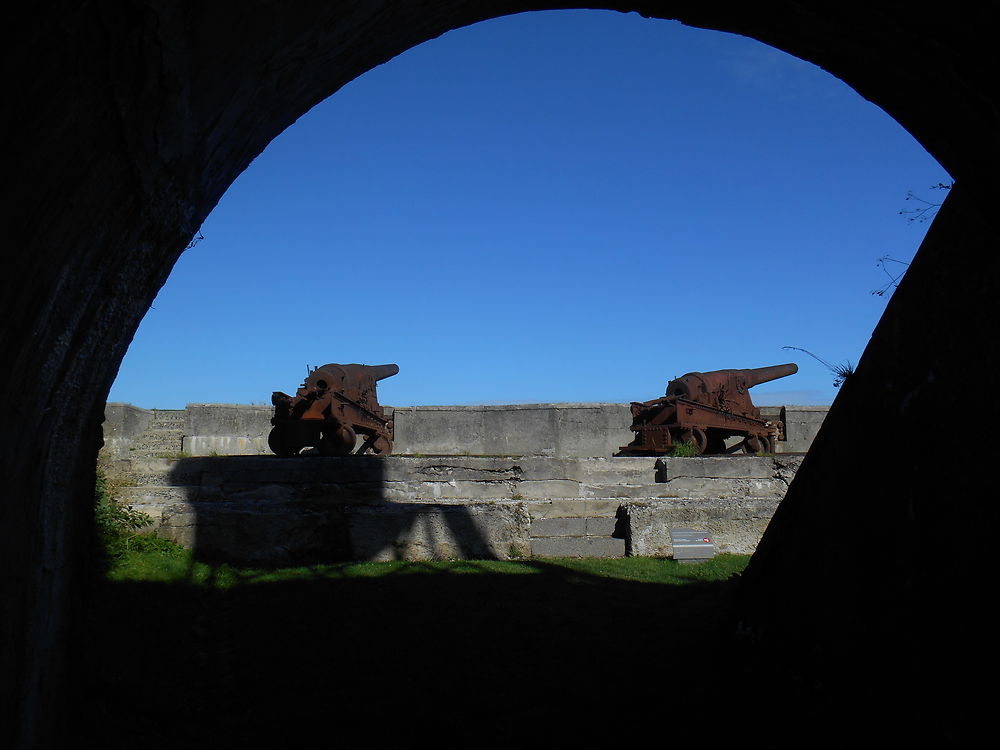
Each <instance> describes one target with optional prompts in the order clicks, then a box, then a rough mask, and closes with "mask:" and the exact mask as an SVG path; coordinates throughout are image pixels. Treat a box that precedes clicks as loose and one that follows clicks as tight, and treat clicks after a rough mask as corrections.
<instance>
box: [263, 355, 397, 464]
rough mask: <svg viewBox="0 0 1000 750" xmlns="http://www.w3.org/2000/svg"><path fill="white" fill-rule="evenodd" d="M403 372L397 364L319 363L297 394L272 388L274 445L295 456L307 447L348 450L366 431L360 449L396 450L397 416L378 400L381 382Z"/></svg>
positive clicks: (327, 451) (332, 452)
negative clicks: (393, 442)
mask: <svg viewBox="0 0 1000 750" xmlns="http://www.w3.org/2000/svg"><path fill="white" fill-rule="evenodd" d="M307 369H308V368H307ZM397 372H399V367H398V366H397V365H357V364H352V365H338V364H328V365H323V366H321V367H314V368H313V369H312V370H309V371H308V374H307V376H306V379H305V382H304V383H303V384H302V385H301V386H300V387H299V389H298V391H296V393H295V395H294V396H289V395H288V394H287V393H282V392H281V391H275V392H274V393H273V394H271V403H272V404H274V416H273V417H271V424H272V425H273V427H272V428H271V432H270V434H269V435H268V437H267V444H268V446H270V448H271V450H272V451H273V452H274V453H275V454H277V455H279V456H294V455H296V454H298V452H299V451H301V450H302V449H303V448H305V447H313V448H316V449H317V450H318V451H319V453H320V454H321V455H324V456H346V455H348V454H350V453H351V452H352V451H353V450H354V446H355V445H356V443H357V439H358V435H363V436H364V442H362V444H361V447H360V448H358V450H357V452H358V453H365V452H367V451H369V450H371V451H373V452H374V453H383V454H385V453H390V452H391V451H392V441H393V437H394V435H393V421H392V417H387V416H386V415H385V410H383V409H382V407H381V406H380V405H379V403H378V396H377V394H376V384H377V383H378V381H379V380H383V379H385V378H388V377H391V376H392V375H395V374H396V373H397Z"/></svg>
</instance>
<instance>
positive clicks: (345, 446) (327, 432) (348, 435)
mask: <svg viewBox="0 0 1000 750" xmlns="http://www.w3.org/2000/svg"><path fill="white" fill-rule="evenodd" d="M357 441H358V436H357V434H356V433H355V432H354V430H352V429H351V428H350V427H349V426H347V425H346V424H343V425H338V426H336V427H333V426H330V427H324V428H323V436H322V437H321V438H320V441H319V452H320V453H321V454H322V455H324V456H348V455H350V453H351V451H353V450H354V444H355V443H356V442H357Z"/></svg>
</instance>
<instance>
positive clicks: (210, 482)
mask: <svg viewBox="0 0 1000 750" xmlns="http://www.w3.org/2000/svg"><path fill="white" fill-rule="evenodd" d="M801 460H802V458H801V457H800V456H788V457H777V456H776V457H773V458H772V457H756V456H738V457H701V458H664V459H654V458H625V457H622V458H568V457H562V458H549V457H543V456H537V457H516V456H507V457H502V456H493V457H487V456H483V457H479V456H454V457H450V456H436V457H414V456H384V457H383V456H346V457H343V458H323V457H318V456H316V457H299V458H290V459H282V458H278V457H277V456H217V457H201V458H180V459H177V458H170V459H155V458H154V459H136V458H133V459H120V460H118V461H117V462H116V463H115V464H114V465H113V469H114V470H115V471H117V472H119V474H120V476H121V477H122V478H124V479H125V480H126V481H125V484H126V485H127V486H126V487H125V488H124V490H123V492H124V498H123V499H124V500H125V501H126V502H128V503H129V504H131V505H133V506H134V507H135V508H137V509H139V510H142V511H144V512H146V513H148V514H149V515H150V516H151V517H153V518H154V519H155V523H154V526H155V528H156V529H157V531H158V533H159V534H160V535H161V536H164V537H166V538H169V539H172V540H173V541H176V542H178V543H180V544H183V545H185V546H188V547H191V548H193V549H195V550H196V551H197V552H198V554H199V555H201V556H203V557H205V558H209V559H224V560H229V561H235V562H242V563H261V564H289V563H308V562H320V561H324V560H331V559H357V560H394V559H405V560H426V559H441V558H485V559H509V558H514V557H527V556H537V557H552V556H560V557H562V556H568V557H574V556H575V557H622V556H624V555H626V554H631V555H641V556H670V554H671V553H672V549H671V547H670V541H669V529H670V528H679V527H695V528H699V529H704V530H706V531H708V532H709V533H711V534H712V536H713V538H714V539H715V541H716V550H717V551H718V552H732V553H739V554H749V553H752V552H753V551H754V549H755V548H756V544H757V541H758V540H759V538H760V535H761V533H762V532H763V528H764V526H766V524H767V521H768V520H769V519H770V517H771V514H773V512H774V510H775V509H776V508H777V505H778V503H779V502H780V501H781V498H782V497H783V496H784V494H785V490H786V489H787V486H788V483H789V482H790V481H791V478H792V477H793V476H794V474H795V472H796V470H797V469H798V466H799V463H800V462H801Z"/></svg>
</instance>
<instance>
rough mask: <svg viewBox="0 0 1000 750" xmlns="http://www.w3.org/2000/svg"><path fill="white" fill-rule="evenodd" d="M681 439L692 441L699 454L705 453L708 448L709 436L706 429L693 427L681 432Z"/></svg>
mask: <svg viewBox="0 0 1000 750" xmlns="http://www.w3.org/2000/svg"><path fill="white" fill-rule="evenodd" d="M681 440H682V441H684V442H687V443H691V444H692V445H693V446H694V447H695V450H696V451H698V453H699V454H702V453H704V452H705V449H706V448H708V438H707V437H706V436H705V433H704V431H702V430H699V429H698V428H697V427H692V428H691V429H688V430H685V431H684V432H683V433H681Z"/></svg>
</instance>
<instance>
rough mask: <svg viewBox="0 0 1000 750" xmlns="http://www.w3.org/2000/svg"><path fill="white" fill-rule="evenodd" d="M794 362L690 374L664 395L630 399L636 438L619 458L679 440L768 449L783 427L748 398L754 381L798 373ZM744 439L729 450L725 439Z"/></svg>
mask: <svg viewBox="0 0 1000 750" xmlns="http://www.w3.org/2000/svg"><path fill="white" fill-rule="evenodd" d="M798 371H799V368H798V365H795V364H793V363H790V364H785V365H774V366H772V367H758V368H756V369H750V370H715V371H713V372H689V373H688V374H687V375H682V376H681V377H679V378H677V379H676V380H671V381H670V382H669V383H668V384H667V392H666V395H664V396H662V397H661V398H657V399H653V400H652V401H644V402H641V403H640V402H632V404H631V410H632V426H631V428H630V429H631V430H632V431H633V432H635V439H634V440H633V441H632V442H631V443H629V444H628V445H623V446H622V447H621V448H620V449H619V452H618V453H617V454H616V455H619V456H662V455H665V454H667V453H671V452H672V451H673V447H674V446H675V445H678V444H680V443H685V442H686V443H690V444H691V445H693V446H694V448H695V450H696V451H697V452H698V453H731V452H734V451H737V450H742V451H743V452H745V453H760V452H766V453H770V452H772V451H773V450H774V445H775V441H776V440H778V438H779V437H781V436H782V435H783V429H784V425H782V424H781V423H780V422H777V421H774V422H772V421H768V420H765V419H763V418H761V415H760V410H759V409H758V408H757V407H756V406H754V405H753V401H752V400H751V399H750V389H751V388H753V387H754V386H755V385H760V384H761V383H767V382H769V381H771V380H777V379H778V378H784V377H787V376H789V375H794V374H795V373H796V372H798ZM732 437H740V438H743V439H742V440H741V441H740V442H739V443H737V444H736V445H734V446H732V447H731V448H727V447H726V440H727V438H732Z"/></svg>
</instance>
